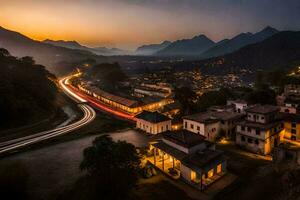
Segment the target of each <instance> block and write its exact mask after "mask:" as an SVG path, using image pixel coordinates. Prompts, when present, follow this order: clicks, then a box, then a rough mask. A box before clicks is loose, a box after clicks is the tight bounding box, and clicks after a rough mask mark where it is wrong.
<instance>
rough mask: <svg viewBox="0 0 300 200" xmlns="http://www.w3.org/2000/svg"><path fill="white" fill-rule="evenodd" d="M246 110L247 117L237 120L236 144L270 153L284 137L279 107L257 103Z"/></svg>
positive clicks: (254, 150)
mask: <svg viewBox="0 0 300 200" xmlns="http://www.w3.org/2000/svg"><path fill="white" fill-rule="evenodd" d="M245 111H246V114H247V117H246V119H245V120H243V121H239V122H236V124H237V128H236V144H238V145H240V146H243V147H245V148H247V149H248V150H250V151H252V152H255V153H260V154H263V155H266V154H269V153H270V152H271V151H272V149H273V148H274V147H275V146H277V145H279V144H280V142H281V141H282V139H283V131H282V130H283V127H282V121H281V119H280V118H279V116H278V114H279V108H278V107H276V106H271V105H256V106H253V107H251V108H248V109H246V110H245Z"/></svg>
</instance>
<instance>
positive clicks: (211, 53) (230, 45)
mask: <svg viewBox="0 0 300 200" xmlns="http://www.w3.org/2000/svg"><path fill="white" fill-rule="evenodd" d="M276 33H278V31H277V30H276V29H274V28H271V27H269V26H268V27H266V28H264V29H263V30H262V31H260V32H257V33H255V34H252V33H241V34H239V35H237V36H235V37H234V38H232V39H230V40H226V41H224V40H222V41H221V42H219V43H217V44H216V45H215V46H213V47H212V48H210V49H208V50H207V51H205V52H204V53H203V54H202V55H201V57H202V58H210V57H216V56H221V55H225V54H228V53H232V52H234V51H236V50H238V49H240V48H242V47H244V46H247V45H249V44H254V43H257V42H261V41H263V40H264V39H266V38H269V37H271V36H272V35H274V34H276Z"/></svg>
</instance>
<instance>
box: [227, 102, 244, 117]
mask: <svg viewBox="0 0 300 200" xmlns="http://www.w3.org/2000/svg"><path fill="white" fill-rule="evenodd" d="M227 105H233V106H234V112H237V113H242V114H245V109H246V108H248V103H247V102H246V101H244V100H240V99H239V100H234V101H232V100H229V101H227Z"/></svg>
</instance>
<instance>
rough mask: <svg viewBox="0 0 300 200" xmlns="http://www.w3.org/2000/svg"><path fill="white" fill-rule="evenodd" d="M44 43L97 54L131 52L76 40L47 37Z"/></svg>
mask: <svg viewBox="0 0 300 200" xmlns="http://www.w3.org/2000/svg"><path fill="white" fill-rule="evenodd" d="M43 43H46V44H51V45H54V46H58V47H65V48H69V49H78V50H84V51H89V52H91V53H94V54H96V55H102V56H112V55H126V54H129V53H130V52H128V51H124V50H122V49H118V48H106V47H96V48H90V47H87V46H83V45H81V44H79V43H78V42H76V41H64V40H50V39H47V40H44V41H43Z"/></svg>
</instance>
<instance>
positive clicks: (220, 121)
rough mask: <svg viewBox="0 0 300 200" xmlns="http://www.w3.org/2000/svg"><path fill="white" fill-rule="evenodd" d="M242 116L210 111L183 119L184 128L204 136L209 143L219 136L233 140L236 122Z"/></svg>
mask: <svg viewBox="0 0 300 200" xmlns="http://www.w3.org/2000/svg"><path fill="white" fill-rule="evenodd" d="M242 117H243V115H242V114H239V113H235V112H229V111H219V112H218V111H215V112H212V111H209V112H203V113H198V114H194V115H190V116H185V117H183V128H184V129H186V130H188V131H191V132H194V133H197V134H200V135H203V136H205V137H206V138H207V140H209V141H214V140H215V139H216V137H217V136H225V137H227V138H232V137H233V136H235V121H238V120H240V119H241V118H242Z"/></svg>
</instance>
